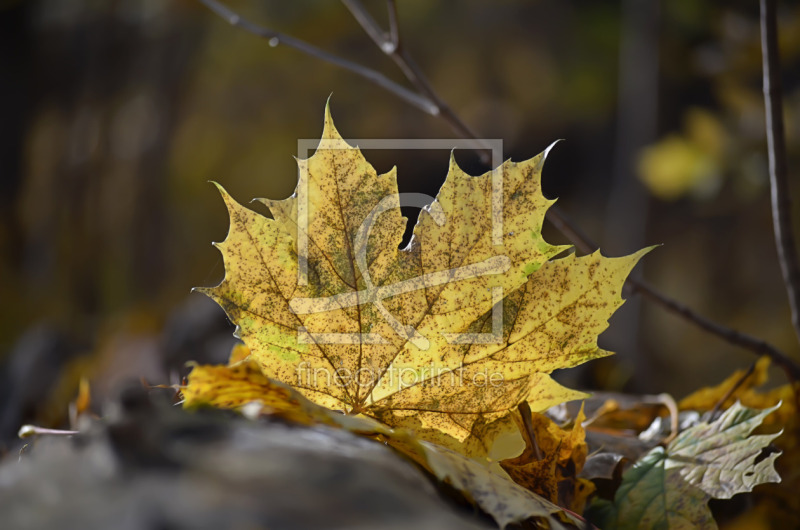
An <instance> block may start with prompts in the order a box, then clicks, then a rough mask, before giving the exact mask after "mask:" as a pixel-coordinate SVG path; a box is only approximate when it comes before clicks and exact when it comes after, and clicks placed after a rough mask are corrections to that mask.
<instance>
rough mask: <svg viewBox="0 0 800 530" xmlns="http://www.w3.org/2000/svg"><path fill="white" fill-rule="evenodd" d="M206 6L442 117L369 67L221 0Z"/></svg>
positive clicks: (234, 23) (250, 30)
mask: <svg viewBox="0 0 800 530" xmlns="http://www.w3.org/2000/svg"><path fill="white" fill-rule="evenodd" d="M199 1H200V3H202V4H203V5H204V6H206V7H207V8H209V9H210V10H211V11H213V12H214V13H216V14H217V15H219V16H220V17H222V18H223V19H225V20H226V21H227V22H228V24H230V25H231V26H235V27H239V28H242V29H243V30H245V31H247V32H248V33H251V34H253V35H255V36H257V37H261V38H262V39H267V41H269V44H270V46H278V45H281V44H282V45H284V46H286V47H288V48H293V49H295V50H297V51H300V52H303V53H305V54H306V55H309V56H311V57H314V58H316V59H320V60H321V61H324V62H326V63H329V64H332V65H335V66H338V67H339V68H344V69H345V70H348V71H350V72H352V73H354V74H356V75H359V76H361V77H363V78H364V79H366V80H368V81H370V82H372V83H375V84H376V85H378V86H379V87H381V88H383V89H384V90H388V91H389V92H391V93H392V94H394V95H395V96H397V97H399V98H400V99H402V100H403V101H405V102H407V103H410V104H411V105H413V106H414V107H417V108H418V109H420V110H421V111H423V112H425V113H427V114H430V115H431V116H437V115H438V114H439V109H438V107H437V106H436V105H434V104H433V103H431V102H430V101H429V100H428V99H427V98H425V97H421V96H420V95H419V94H416V93H415V92H413V91H411V90H409V89H407V88H406V87H404V86H402V85H400V84H398V83H395V82H394V81H392V80H391V79H389V78H388V77H386V76H385V75H383V74H381V73H379V72H376V71H375V70H372V69H371V68H367V67H365V66H362V65H360V64H358V63H356V62H353V61H350V60H347V59H344V58H342V57H339V56H337V55H334V54H332V53H328V52H326V51H325V50H322V49H320V48H317V47H316V46H313V45H311V44H308V43H307V42H305V41H302V40H300V39H296V38H294V37H292V36H290V35H286V34H284V33H280V32H278V31H273V30H271V29H269V28H266V27H264V26H260V25H258V24H254V23H253V22H250V21H249V20H247V19H245V18H242V17H241V16H240V15H239V14H237V13H236V12H235V11H233V10H231V9H230V8H228V7H227V6H225V5H223V4H221V3H219V2H217V0H199Z"/></svg>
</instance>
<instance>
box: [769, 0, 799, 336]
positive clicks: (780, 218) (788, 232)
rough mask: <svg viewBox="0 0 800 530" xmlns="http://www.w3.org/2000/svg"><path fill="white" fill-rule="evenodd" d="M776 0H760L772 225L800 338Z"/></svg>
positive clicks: (795, 251)
mask: <svg viewBox="0 0 800 530" xmlns="http://www.w3.org/2000/svg"><path fill="white" fill-rule="evenodd" d="M775 4H776V0H761V54H762V58H763V65H764V107H765V109H766V118H767V120H766V121H767V149H768V151H769V183H770V189H771V191H772V193H771V198H772V225H773V228H774V231H775V244H776V246H777V247H778V261H779V262H780V264H781V272H782V273H783V283H784V284H785V285H786V291H787V294H788V295H789V307H790V308H791V312H792V325H793V326H794V331H795V333H796V334H797V336H798V338H800V264H798V261H797V246H796V244H795V238H794V231H793V230H792V201H791V197H790V190H789V178H788V170H787V167H786V140H785V137H784V128H783V101H782V88H781V73H780V71H781V66H780V57H779V54H778V27H777V26H778V23H777V15H776V13H775V10H776V8H775Z"/></svg>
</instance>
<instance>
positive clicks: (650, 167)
mask: <svg viewBox="0 0 800 530" xmlns="http://www.w3.org/2000/svg"><path fill="white" fill-rule="evenodd" d="M684 129H685V132H684V133H683V134H671V135H668V136H666V137H665V138H663V139H662V140H660V141H659V142H657V143H655V144H653V145H651V146H649V147H646V148H645V149H643V150H642V152H641V155H640V157H639V163H638V173H639V177H640V179H641V180H642V182H643V183H644V184H645V186H647V188H648V189H649V190H650V192H651V193H652V194H653V195H655V196H656V197H658V198H660V199H664V200H675V199H678V198H680V197H683V196H684V195H687V194H690V195H693V196H698V197H703V196H708V195H711V194H713V193H714V192H716V190H717V189H718V188H719V185H720V183H721V176H722V161H723V153H724V150H725V143H726V134H725V130H724V128H723V127H722V124H721V123H720V122H719V120H718V119H717V118H716V117H715V116H714V115H713V114H712V113H710V112H709V111H707V110H704V109H700V108H692V109H691V110H689V111H688V113H687V115H686V118H685V127H684Z"/></svg>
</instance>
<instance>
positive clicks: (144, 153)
mask: <svg viewBox="0 0 800 530" xmlns="http://www.w3.org/2000/svg"><path fill="white" fill-rule="evenodd" d="M398 4H399V20H400V27H401V32H402V38H403V42H404V45H405V46H406V47H407V48H408V50H409V51H410V52H411V54H412V55H413V56H414V57H415V59H416V61H417V62H418V63H419V64H420V66H421V67H422V69H423V70H424V71H425V72H427V74H428V76H429V77H430V80H431V83H432V85H433V86H434V88H435V89H436V90H437V91H438V92H439V93H440V95H441V96H442V97H443V98H444V99H445V100H446V101H447V102H449V103H450V105H451V106H452V108H453V109H454V110H455V111H456V113H457V114H459V115H460V116H461V117H462V119H463V120H464V121H465V122H466V123H468V124H469V125H470V126H471V127H473V128H474V129H475V130H476V131H477V132H478V133H479V134H480V135H482V136H483V137H486V138H502V139H503V141H504V146H505V156H506V157H511V158H513V159H515V160H521V159H526V158H529V157H531V156H534V155H536V154H537V153H539V152H540V151H542V150H543V149H544V148H545V147H547V145H549V144H550V143H551V142H552V141H553V140H556V139H559V138H563V139H565V140H566V141H565V142H563V143H561V144H559V145H558V147H557V148H556V149H555V150H554V151H553V152H552V154H551V156H550V158H549V160H548V163H547V165H546V168H545V173H544V187H545V191H546V193H547V195H548V196H550V197H559V205H560V206H561V208H562V209H563V210H564V211H566V212H567V213H568V214H569V215H570V216H571V217H572V218H573V219H574V220H575V221H576V222H577V223H578V224H579V225H580V226H581V227H582V228H583V229H584V231H586V232H587V233H588V234H589V235H591V236H592V237H593V238H594V239H596V240H597V241H598V242H599V243H600V244H601V248H602V249H603V252H604V253H605V254H606V255H621V254H625V253H629V252H632V251H634V250H636V249H638V248H640V247H643V246H646V245H650V244H655V243H663V246H662V247H660V248H658V249H657V250H656V251H654V252H652V253H651V254H650V255H648V256H647V257H646V259H645V260H644V263H643V265H642V266H640V268H638V269H637V273H640V274H642V275H643V276H644V277H646V278H647V279H648V280H649V281H651V282H652V283H653V284H655V285H657V286H658V287H659V288H660V289H661V290H662V291H664V292H665V293H667V294H668V295H670V296H672V297H674V298H676V299H678V300H680V301H682V302H683V303H685V304H687V305H689V306H691V307H692V308H695V309H696V310H698V311H699V312H701V313H703V314H706V315H708V316H710V317H712V318H714V319H716V320H718V321H719V322H721V323H724V324H726V325H729V326H731V327H734V328H737V329H741V330H743V331H747V332H750V333H752V334H754V335H757V336H759V337H761V338H763V339H766V340H768V341H770V342H772V343H774V344H775V345H777V346H778V347H781V348H783V349H785V350H786V351H787V352H788V353H789V354H790V355H793V356H795V358H797V355H798V352H797V342H796V340H795V338H794V335H793V333H792V329H791V326H790V322H789V316H788V304H787V302H786V296H785V294H784V291H783V286H782V282H781V279H780V271H779V268H778V264H777V261H776V258H775V250H774V243H773V238H772V231H771V219H770V210H769V189H768V180H767V159H766V148H765V133H764V112H763V99H762V96H761V70H760V69H761V58H760V46H759V28H758V11H757V10H758V5H757V2H753V1H730V2H724V3H722V2H712V1H709V0H671V1H669V2H660V3H659V2H656V1H653V2H642V1H637V0H623V1H621V2H612V1H599V0H583V1H566V0H539V1H503V2H475V1H463V2H452V1H451V2H448V1H429V0H403V1H401V2H398ZM782 4H783V5H782V9H781V11H780V37H781V39H780V44H781V52H782V59H783V71H784V73H785V76H784V83H785V105H786V126H787V133H788V144H789V145H788V147H789V153H790V160H789V165H790V169H792V171H793V174H796V173H797V168H800V160H798V156H799V155H800V148H798V145H797V138H798V129H799V128H800V68H798V66H800V7H798V6H797V5H796V4H793V3H789V2H783V3H782ZM228 5H229V6H231V7H233V8H235V9H236V10H238V11H240V12H241V14H243V15H245V16H247V17H249V18H250V19H252V20H253V21H255V22H259V23H262V24H264V25H267V26H269V27H271V28H272V29H275V30H278V31H282V32H285V33H288V34H290V35H292V36H295V37H298V38H301V39H304V40H306V41H308V42H310V43H313V44H315V45H317V46H319V47H321V48H323V49H325V50H327V51H330V52H333V53H336V54H338V55H341V56H344V57H347V58H349V59H352V60H355V61H357V62H360V63H362V64H364V65H366V66H369V67H371V68H374V69H376V70H378V71H380V72H383V73H384V74H386V75H387V76H389V77H391V78H392V79H395V80H397V81H399V82H403V83H405V81H404V79H403V78H402V76H401V74H400V73H399V71H398V70H397V69H396V67H395V66H394V64H393V63H392V61H391V60H390V59H389V58H387V57H385V56H384V55H383V54H382V53H381V52H380V51H379V50H378V49H377V48H376V46H375V45H374V44H373V43H372V41H371V40H369V38H368V37H367V35H366V34H365V33H364V31H363V30H362V29H361V28H360V26H359V25H358V24H357V23H356V21H355V20H354V19H353V17H352V16H351V15H350V13H349V12H348V11H347V10H346V9H345V8H344V7H343V6H342V5H341V4H340V3H338V2H320V1H316V2H314V1H294V2H279V1H277V0H275V1H272V0H260V1H244V0H237V1H231V2H230V3H229V4H228ZM365 5H366V6H367V7H368V8H369V10H370V11H371V12H372V13H373V14H374V16H375V18H376V19H377V20H378V21H379V22H380V23H382V24H384V25H385V24H386V20H387V19H386V13H385V10H384V3H383V2H379V1H374V0H369V1H367V2H365ZM331 94H333V96H332V99H331V105H332V111H333V114H334V117H335V119H336V124H337V126H338V128H339V130H340V131H341V132H342V134H343V135H344V136H345V137H353V138H452V137H454V136H455V135H454V133H453V132H452V130H451V129H450V128H449V126H448V125H447V124H446V123H445V122H444V121H442V120H441V119H438V118H435V117H431V116H428V115H426V114H424V113H422V112H420V111H418V110H417V109H415V108H413V107H410V106H409V105H408V104H406V103H404V102H403V101H401V100H399V99H398V98H397V97H395V96H394V95H392V94H389V93H387V92H385V91H383V90H382V89H380V88H378V87H376V86H374V85H372V84H369V83H368V82H366V81H364V80H363V79H361V78H359V77H356V76H354V75H353V74H351V73H348V72H346V71H343V70H340V69H338V68H336V67H334V66H331V65H328V64H325V63H322V62H320V61H319V60H317V59H315V58H312V57H308V56H306V55H303V54H301V53H299V52H296V51H294V50H291V49H288V48H285V47H282V46H278V47H276V48H273V47H270V46H269V45H268V43H267V42H266V41H263V40H259V39H258V38H256V37H254V36H252V35H250V34H247V33H245V32H243V31H241V30H239V29H235V28H232V27H231V26H229V25H228V24H226V23H225V22H224V21H223V20H221V19H220V18H218V17H216V16H215V15H213V14H212V13H211V12H210V11H208V10H207V9H205V8H204V7H203V6H201V5H200V4H199V3H198V2H195V1H192V0H171V1H170V0H125V1H104V2H98V1H90V0H69V1H64V0H30V1H23V0H0V218H1V219H2V220H1V221H0V223H1V224H0V302H1V303H0V440H10V439H11V438H13V437H14V436H15V434H16V430H17V429H18V428H19V425H20V424H21V423H23V422H29V421H35V422H38V423H40V424H45V425H52V426H57V425H59V424H62V423H63V419H64V417H65V413H66V407H67V403H68V401H69V400H70V399H73V397H74V396H75V393H76V389H77V385H78V381H79V379H80V377H87V378H89V379H90V380H91V382H92V389H93V392H94V394H95V396H96V400H102V397H103V396H108V395H109V394H113V392H114V391H115V389H117V388H118V387H119V385H120V384H121V382H122V381H123V380H125V379H139V378H145V379H146V380H147V381H149V382H151V383H169V382H177V381H179V380H180V377H181V376H182V375H184V374H185V373H186V371H187V369H186V367H185V362H186V361H187V360H190V359H195V360H200V361H222V360H224V359H225V357H226V356H227V354H228V351H229V349H230V346H231V344H232V342H233V338H232V336H231V333H232V331H233V328H232V326H231V325H230V324H229V323H228V322H227V320H226V318H225V316H224V315H223V313H222V311H221V310H220V309H218V308H217V307H216V306H215V305H214V304H213V303H212V302H210V301H208V300H206V299H204V298H203V297H202V296H201V295H197V294H195V295H192V294H190V292H189V291H190V288H191V287H193V286H198V285H213V284H215V283H217V282H218V281H219V280H220V279H221V278H222V277H223V274H224V268H223V264H222V260H221V258H220V256H219V254H218V252H217V251H216V250H214V249H213V248H212V247H211V245H210V242H211V241H220V240H222V239H224V237H225V234H226V232H227V225H228V220H227V215H226V212H225V208H224V206H223V203H222V201H221V200H220V198H219V195H218V194H217V193H216V191H215V190H214V189H213V187H212V186H211V185H209V184H208V181H209V180H216V181H219V182H220V183H222V184H223V185H224V186H225V187H226V188H227V189H228V191H230V192H231V193H232V195H233V196H234V197H236V198H237V199H238V200H239V201H241V202H246V201H248V200H249V199H250V198H252V197H269V198H283V197H286V196H287V195H289V194H290V193H291V192H292V190H293V189H294V185H295V182H296V178H297V173H296V165H295V161H294V160H293V158H292V156H293V155H295V154H296V153H297V140H298V139H300V138H316V137H319V135H320V133H321V127H322V113H323V108H324V104H325V101H326V99H327V98H328V96H329V95H331ZM365 154H366V156H367V158H368V159H369V160H370V161H371V162H372V163H373V164H374V165H375V167H376V169H377V170H378V171H379V172H383V171H386V170H388V169H390V168H391V167H392V166H393V165H397V166H398V178H399V182H400V187H401V191H422V192H427V193H429V194H434V193H435V191H436V189H437V188H438V186H439V185H440V184H441V183H442V181H443V180H444V177H445V173H446V169H447V164H448V156H449V155H448V152H447V151H441V152H439V151H391V150H387V151H376V150H375V151H367V152H366V153H365ZM456 158H457V160H458V161H459V163H460V164H462V166H463V167H464V168H465V169H467V170H468V171H470V172H472V173H473V174H478V173H481V172H483V171H485V170H486V169H488V168H487V167H486V166H483V165H482V164H481V163H480V161H479V159H478V157H477V156H476V154H475V153H472V152H469V151H465V150H460V151H458V152H457V153H456ZM794 191H797V190H794ZM254 208H256V207H255V206H254ZM409 214H411V215H412V216H413V215H415V212H409ZM795 217H796V218H797V216H795ZM546 233H547V234H548V236H549V238H550V239H551V240H552V241H553V242H566V240H565V238H564V237H563V236H561V235H560V234H558V233H556V232H555V231H554V230H552V229H549V230H548V231H547V232H546ZM601 345H602V346H604V347H606V348H609V349H612V350H614V351H617V352H618V355H617V356H615V357H613V358H611V359H608V360H603V361H598V362H594V363H590V364H589V366H587V367H586V368H584V369H582V370H575V371H571V372H570V373H565V374H562V375H561V376H562V377H565V378H566V379H567V380H569V381H570V382H571V383H572V384H579V385H582V386H585V387H588V388H606V389H612V390H620V389H624V390H628V391H636V392H646V393H658V392H663V391H666V392H670V393H673V394H674V395H675V396H676V397H680V396H682V395H684V394H685V393H687V392H688V391H690V390H693V389H695V388H698V387H700V386H703V385H707V384H712V383H716V382H717V381H718V380H719V379H720V378H721V377H723V376H724V375H727V374H728V373H730V372H731V371H732V370H733V369H734V368H742V367H745V366H747V365H748V364H749V363H750V362H751V361H752V359H753V358H754V357H753V356H752V354H750V353H747V352H743V351H741V350H739V349H737V348H735V347H733V346H731V345H729V344H726V343H724V342H721V341H720V340H718V339H717V338H714V337H710V336H707V335H705V334H704V333H702V332H701V331H698V330H697V328H695V327H693V326H692V325H689V324H687V323H685V322H684V321H682V320H680V319H678V318H676V317H674V316H672V315H670V314H667V313H665V312H664V311H663V310H661V309H660V308H658V307H655V306H653V305H651V304H649V303H648V302H645V301H641V300H638V299H637V298H633V299H631V301H630V302H629V303H628V304H626V306H625V307H624V309H623V310H621V311H620V313H619V314H618V315H617V316H615V317H614V319H613V320H612V329H611V330H610V331H609V332H608V333H606V334H604V335H603V336H602V337H601ZM781 377H782V376H781V374H776V375H775V380H776V381H782V379H781Z"/></svg>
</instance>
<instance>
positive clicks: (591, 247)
mask: <svg viewBox="0 0 800 530" xmlns="http://www.w3.org/2000/svg"><path fill="white" fill-rule="evenodd" d="M547 215H548V218H549V219H550V221H551V222H552V223H553V225H554V226H555V227H556V228H557V229H558V230H559V231H560V232H561V233H562V234H564V235H565V236H567V238H569V240H570V241H572V242H573V244H574V245H575V247H577V248H578V250H580V251H581V252H584V253H587V254H588V253H590V252H593V251H595V250H596V249H597V248H598V246H597V244H596V243H595V242H594V241H592V240H591V238H589V237H588V236H587V235H586V234H584V233H583V232H582V231H581V230H580V229H579V228H578V227H577V226H575V225H574V224H572V222H571V221H570V220H569V218H567V217H566V216H565V215H564V214H563V213H561V211H560V210H558V209H556V208H555V207H552V208H550V210H548V212H547ZM626 288H627V289H628V292H630V293H640V294H641V295H642V296H644V297H645V298H647V299H649V300H650V301H651V302H655V303H656V304H657V305H660V306H661V307H663V308H664V309H666V310H667V311H670V312H671V313H674V314H676V315H678V316H680V317H682V318H683V319H685V320H688V321H689V322H692V323H694V324H695V325H696V326H697V327H699V328H700V329H703V330H705V331H707V332H708V333H710V334H712V335H716V336H717V337H719V338H721V339H723V340H725V341H726V342H729V343H730V344H734V345H736V346H739V347H741V348H743V349H745V350H750V351H752V352H754V353H758V354H762V355H767V356H768V357H769V358H770V359H772V361H773V362H774V363H775V364H777V365H778V366H780V367H781V368H783V370H784V371H785V372H786V376H787V377H788V379H789V380H790V381H800V365H799V364H798V363H797V362H795V361H794V359H792V358H791V357H789V356H787V355H786V354H785V353H783V352H782V351H781V350H779V349H778V348H776V347H775V346H773V345H772V344H769V343H768V342H766V341H763V340H761V339H759V338H756V337H753V336H752V335H748V334H747V333H742V332H741V331H737V330H735V329H732V328H729V327H726V326H723V325H722V324H719V323H717V322H714V321H713V320H710V319H708V318H706V317H704V316H703V315H700V314H698V313H696V312H695V311H693V310H692V309H690V308H688V307H687V306H685V305H683V304H681V303H680V302H678V301H677V300H673V299H672V298H670V297H668V296H666V295H664V294H663V293H661V292H659V291H658V290H656V288H655V287H653V286H652V285H650V284H648V283H647V282H645V281H642V280H639V279H636V278H630V277H629V278H628V280H627V282H626Z"/></svg>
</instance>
